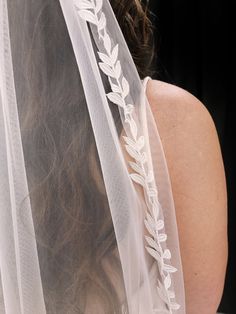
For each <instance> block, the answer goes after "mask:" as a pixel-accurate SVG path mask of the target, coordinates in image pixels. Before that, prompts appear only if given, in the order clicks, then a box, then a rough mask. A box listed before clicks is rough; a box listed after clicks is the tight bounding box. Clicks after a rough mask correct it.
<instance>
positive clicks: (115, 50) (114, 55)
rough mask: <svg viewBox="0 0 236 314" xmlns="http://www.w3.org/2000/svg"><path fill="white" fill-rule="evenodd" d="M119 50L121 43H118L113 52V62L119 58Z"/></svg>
mask: <svg viewBox="0 0 236 314" xmlns="http://www.w3.org/2000/svg"><path fill="white" fill-rule="evenodd" d="M118 52H119V45H118V44H116V45H115V47H114V48H113V50H112V53H111V59H112V63H113V64H115V63H116V60H117V58H118Z"/></svg>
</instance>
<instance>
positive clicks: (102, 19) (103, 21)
mask: <svg viewBox="0 0 236 314" xmlns="http://www.w3.org/2000/svg"><path fill="white" fill-rule="evenodd" d="M106 22H107V20H106V18H105V14H104V13H102V14H101V17H100V19H99V21H98V30H99V31H100V30H102V29H104V27H106Z"/></svg>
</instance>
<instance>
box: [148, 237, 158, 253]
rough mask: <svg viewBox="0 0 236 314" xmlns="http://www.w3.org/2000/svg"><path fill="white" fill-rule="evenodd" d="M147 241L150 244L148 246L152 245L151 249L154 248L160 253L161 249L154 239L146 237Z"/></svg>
mask: <svg viewBox="0 0 236 314" xmlns="http://www.w3.org/2000/svg"><path fill="white" fill-rule="evenodd" d="M145 239H146V241H147V242H148V244H149V245H150V247H151V248H153V249H154V250H156V251H158V252H160V248H159V247H158V246H157V243H156V241H154V240H153V239H152V238H150V237H148V236H145Z"/></svg>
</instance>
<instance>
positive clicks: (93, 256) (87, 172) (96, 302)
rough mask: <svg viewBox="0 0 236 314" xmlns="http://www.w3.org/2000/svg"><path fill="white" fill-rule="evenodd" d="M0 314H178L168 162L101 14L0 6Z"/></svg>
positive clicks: (109, 16)
mask: <svg viewBox="0 0 236 314" xmlns="http://www.w3.org/2000/svg"><path fill="white" fill-rule="evenodd" d="M58 21H60V23H59V22H58ZM0 313H6V314H45V313H50V314H54V313H55V314H71V313H84V314H93V313H94V314H95V313H96V314H97V313H99V314H100V313H107V314H113V313H130V314H138V313H139V314H152V313H153V314H154V313H161V314H162V313H163V314H164V313H179V314H184V313H185V299H184V285H183V274H182V267H181V258H180V249H179V238H178V231H177V223H176V216H175V208H174V203H173V197H172V192H171V185H170V178H169V175H168V169H167V165H166V160H165V155H164V153H163V148H162V145H161V140H160V137H159V133H158V128H157V126H156V123H155V121H154V118H153V115H152V112H151V109H150V105H149V103H148V100H147V97H146V93H145V90H144V86H143V81H141V80H140V77H139V75H138V72H137V69H136V67H135V64H134V62H133V59H132V57H131V54H130V52H129V49H128V46H127V44H126V42H125V39H124V37H123V35H122V32H121V29H120V27H119V25H118V22H117V20H116V16H115V14H114V12H113V10H112V7H111V5H110V3H109V1H108V0H74V1H73V0H60V1H59V0H52V1H45V0H37V1H36V0H0Z"/></svg>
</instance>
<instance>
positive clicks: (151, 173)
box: [146, 170, 154, 183]
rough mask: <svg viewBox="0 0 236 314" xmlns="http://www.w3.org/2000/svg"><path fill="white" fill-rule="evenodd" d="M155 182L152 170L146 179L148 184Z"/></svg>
mask: <svg viewBox="0 0 236 314" xmlns="http://www.w3.org/2000/svg"><path fill="white" fill-rule="evenodd" d="M153 180H154V174H153V171H152V170H149V172H148V175H147V178H146V181H147V182H148V183H151V182H153Z"/></svg>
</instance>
